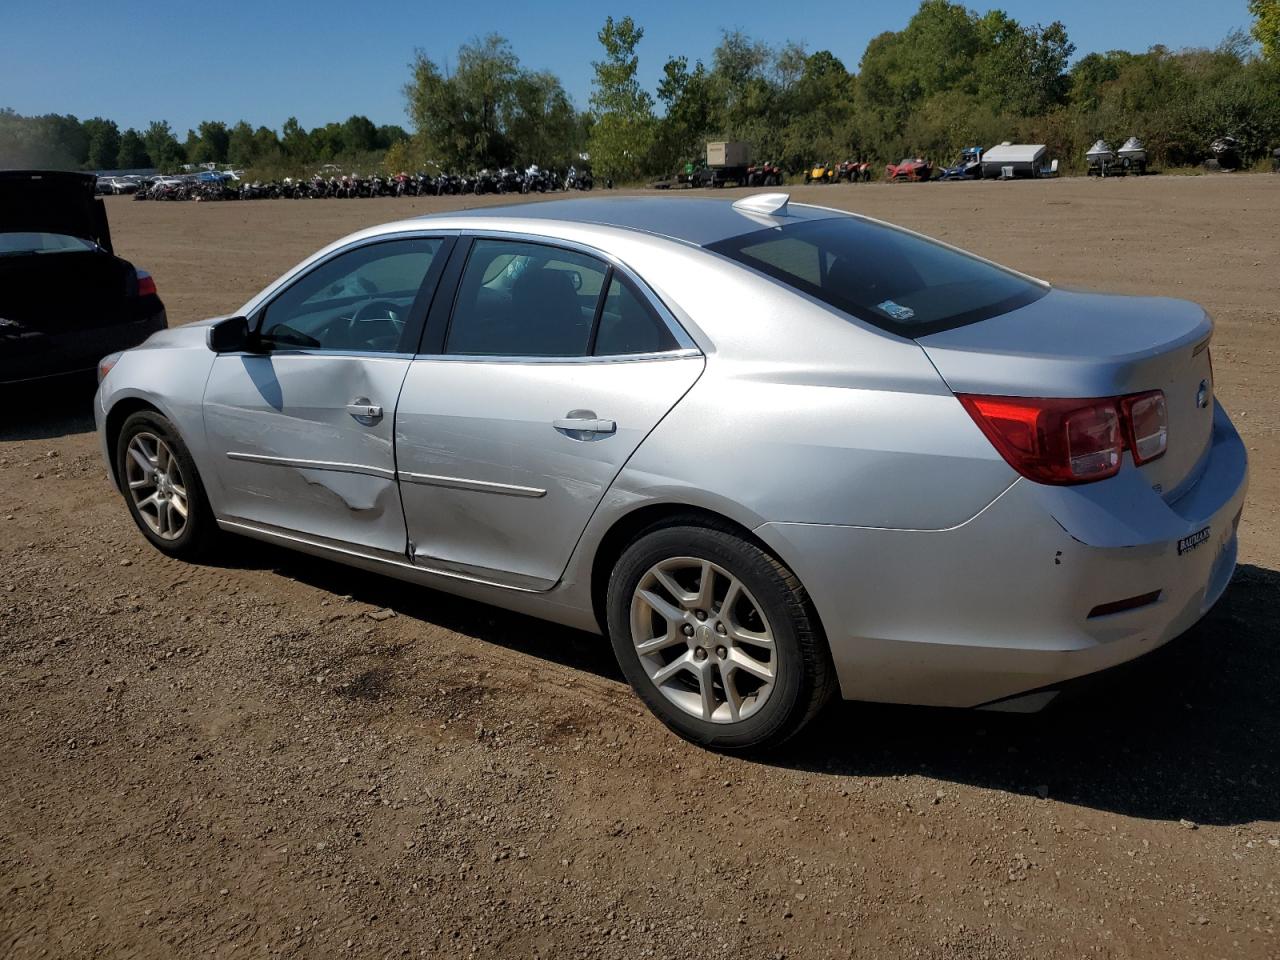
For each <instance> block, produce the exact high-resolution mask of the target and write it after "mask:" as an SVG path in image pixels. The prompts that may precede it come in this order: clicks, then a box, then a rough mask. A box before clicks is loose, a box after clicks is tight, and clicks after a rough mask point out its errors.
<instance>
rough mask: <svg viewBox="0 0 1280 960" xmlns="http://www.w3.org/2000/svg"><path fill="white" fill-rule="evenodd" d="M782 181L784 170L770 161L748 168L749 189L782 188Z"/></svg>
mask: <svg viewBox="0 0 1280 960" xmlns="http://www.w3.org/2000/svg"><path fill="white" fill-rule="evenodd" d="M782 181H783V173H782V168H781V167H780V166H778V165H777V164H776V163H773V162H771V161H769V160H766V161H765V162H764V163H757V164H753V165H752V166H750V167H747V186H749V187H780V186H782Z"/></svg>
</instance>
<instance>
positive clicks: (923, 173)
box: [884, 157, 933, 182]
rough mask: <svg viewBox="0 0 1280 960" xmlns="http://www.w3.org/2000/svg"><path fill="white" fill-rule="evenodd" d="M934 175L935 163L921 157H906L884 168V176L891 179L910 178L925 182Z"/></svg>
mask: <svg viewBox="0 0 1280 960" xmlns="http://www.w3.org/2000/svg"><path fill="white" fill-rule="evenodd" d="M932 177H933V164H932V163H930V162H929V161H928V160H924V159H921V158H920V157H905V158H904V159H902V160H900V161H898V162H897V163H891V164H889V165H888V166H886V167H885V168H884V178H885V179H886V180H889V181H894V180H909V181H912V182H916V181H919V182H924V181H926V180H930V179H932Z"/></svg>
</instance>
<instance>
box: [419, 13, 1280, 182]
mask: <svg viewBox="0 0 1280 960" xmlns="http://www.w3.org/2000/svg"><path fill="white" fill-rule="evenodd" d="M1250 11H1251V13H1252V14H1253V16H1254V18H1255V21H1254V25H1253V38H1252V39H1251V38H1250V37H1249V36H1248V35H1246V34H1243V33H1238V32H1237V33H1233V34H1231V35H1229V36H1228V37H1227V38H1225V39H1224V40H1223V41H1222V43H1220V44H1219V45H1218V46H1217V47H1214V48H1212V49H1184V50H1171V49H1169V48H1167V47H1164V46H1159V45H1157V46H1153V47H1151V48H1150V49H1149V50H1147V51H1146V52H1145V53H1129V52H1127V51H1121V50H1113V51H1107V52H1101V53H1090V54H1088V55H1087V56H1083V57H1080V58H1079V59H1075V60H1074V61H1073V56H1074V55H1075V53H1076V47H1075V45H1074V44H1073V43H1072V42H1071V40H1070V38H1069V36H1068V33H1067V28H1066V26H1064V25H1063V24H1062V23H1061V22H1059V21H1054V22H1053V23H1050V24H1048V25H1041V24H1031V25H1028V24H1023V23H1020V22H1019V21H1017V20H1015V19H1014V18H1013V17H1010V16H1009V15H1008V14H1006V13H1004V12H1003V11H1000V10H991V11H989V12H987V13H978V12H976V11H974V10H971V9H969V8H968V7H966V6H964V5H963V4H961V3H954V2H950V0H923V2H922V3H921V4H920V6H919V8H918V9H917V10H916V12H915V14H914V15H913V16H912V17H911V19H910V21H909V22H908V23H907V24H906V26H905V27H904V28H903V29H902V30H898V31H889V32H886V33H882V34H880V35H879V36H877V37H875V38H873V39H872V40H871V42H870V43H869V44H868V45H867V48H866V50H865V51H864V52H863V54H862V56H861V58H860V60H859V61H858V64H857V69H856V70H851V69H849V68H848V67H847V66H846V64H845V63H844V62H843V61H842V60H841V59H840V58H839V57H838V56H837V55H836V54H835V53H833V52H831V51H829V50H817V51H813V52H810V51H809V50H807V49H806V48H805V47H804V46H803V45H801V44H795V43H787V44H782V45H780V46H772V45H770V44H768V43H765V42H763V41H760V40H757V39H754V38H752V37H750V36H749V35H747V34H745V33H743V32H741V31H728V32H725V33H724V34H723V36H722V38H721V41H720V43H719V44H718V45H717V46H716V48H715V49H714V50H713V51H712V52H711V55H710V57H709V58H708V59H707V60H706V61H702V60H694V61H690V60H689V58H688V57H685V56H673V57H669V58H668V59H667V60H666V61H665V62H664V63H663V66H662V72H661V77H660V79H659V81H658V84H657V88H656V90H654V91H652V92H651V91H649V90H647V89H645V88H644V86H643V85H642V84H641V83H640V82H639V79H638V75H639V64H640V55H641V49H640V48H641V45H642V41H643V39H644V28H643V27H642V26H641V25H640V24H639V23H637V22H636V21H635V20H633V19H632V18H631V17H623V18H622V19H620V20H615V19H614V18H613V17H609V18H608V19H606V21H605V23H604V26H603V27H602V29H601V30H600V32H599V34H598V40H599V43H600V52H599V57H598V59H596V60H595V61H593V63H592V66H593V69H594V78H593V82H592V88H591V97H590V102H589V104H588V106H587V109H586V110H584V111H582V112H581V113H576V112H575V110H574V108H573V106H572V104H571V102H570V100H569V98H568V97H567V96H566V94H565V92H564V90H563V88H562V87H561V86H560V83H559V81H558V80H557V79H556V77H555V76H554V75H552V74H548V73H533V72H529V71H526V70H524V69H523V68H522V67H521V66H520V63H519V60H518V58H517V57H516V55H515V54H514V52H513V51H512V49H511V46H510V44H509V43H508V42H507V41H506V40H505V39H504V38H502V37H500V36H497V35H492V36H489V37H486V38H484V39H483V40H479V41H475V42H473V43H469V44H465V45H463V46H462V47H461V48H460V50H459V51H458V56H457V60H456V67H455V69H454V70H453V72H452V73H451V74H448V75H446V73H445V72H444V71H443V70H442V69H441V67H440V66H439V65H437V64H436V63H434V62H432V61H431V60H429V59H428V58H427V57H426V56H425V55H423V54H421V53H419V54H418V55H417V57H416V58H415V61H414V63H413V64H412V76H411V79H410V82H409V83H408V84H406V86H405V97H406V101H407V109H408V113H409V116H410V117H411V118H412V121H413V124H412V125H413V128H414V131H415V133H414V135H413V137H411V138H410V139H409V140H407V141H405V142H403V143H402V144H401V145H399V147H398V149H397V151H396V152H397V154H398V156H397V160H400V161H404V162H418V163H426V162H431V161H434V162H436V163H439V164H441V165H444V166H448V167H451V168H457V169H477V168H481V167H498V166H503V165H506V164H527V163H539V164H542V165H544V166H545V165H552V166H562V165H566V164H568V163H570V162H572V160H573V158H574V157H575V156H576V155H577V154H578V153H579V152H587V153H589V154H590V156H591V159H592V162H593V164H594V165H595V167H596V171H597V172H598V173H600V174H602V175H604V176H608V177H611V178H613V179H615V180H618V181H621V182H628V181H637V180H641V179H644V178H647V177H653V176H662V175H665V174H670V173H672V172H673V171H674V170H676V169H677V168H678V167H679V166H680V165H682V164H684V163H686V162H690V161H692V162H697V161H698V160H699V159H700V158H701V157H702V156H703V150H704V145H705V143H706V141H708V140H721V139H723V140H745V141H747V142H749V143H751V144H752V147H753V150H754V153H755V156H756V158H757V159H760V160H772V161H773V162H775V163H777V164H779V165H780V166H782V167H783V168H784V169H785V170H788V171H791V172H797V171H799V170H801V169H803V168H804V166H805V165H807V164H810V163H813V162H814V161H818V160H826V161H831V160H844V159H872V160H879V161H888V160H897V159H898V158H900V157H904V156H918V155H923V156H927V157H929V158H931V159H933V160H935V161H937V160H949V159H952V158H954V157H955V156H956V155H957V154H958V153H959V151H960V150H961V149H962V148H963V147H966V146H969V145H977V146H983V147H986V146H991V145H992V144H995V143H999V142H1001V141H1003V140H1013V141H1022V142H1033V143H1045V144H1047V145H1048V147H1049V150H1050V153H1051V155H1052V156H1055V157H1058V158H1060V159H1061V161H1062V163H1063V165H1064V166H1065V167H1066V168H1067V169H1071V168H1079V167H1081V166H1082V165H1083V162H1084V154H1085V151H1086V150H1087V149H1088V148H1089V146H1090V145H1091V144H1092V143H1093V142H1094V141H1095V140H1097V139H1099V138H1101V139H1107V140H1110V141H1113V143H1114V144H1115V145H1118V142H1122V141H1124V140H1125V139H1127V138H1128V137H1129V136H1134V135H1136V136H1138V137H1140V138H1142V139H1143V140H1144V142H1145V143H1146V146H1147V148H1148V153H1149V155H1150V156H1151V158H1152V160H1153V161H1154V162H1155V163H1157V164H1161V165H1172V166H1177V165H1185V164H1194V163H1198V162H1199V161H1200V160H1202V159H1204V158H1205V157H1206V156H1207V153H1208V146H1209V143H1210V142H1211V141H1212V140H1214V139H1215V138H1217V137H1220V136H1223V135H1229V136H1233V137H1235V138H1236V139H1237V140H1238V141H1239V142H1240V148H1241V153H1242V155H1243V157H1244V159H1245V160H1246V162H1253V161H1256V160H1259V159H1261V158H1262V157H1264V156H1265V155H1266V154H1267V153H1268V152H1269V151H1270V150H1271V149H1272V148H1273V147H1275V146H1277V145H1280V0H1251V2H1250ZM1255 41H1256V42H1255Z"/></svg>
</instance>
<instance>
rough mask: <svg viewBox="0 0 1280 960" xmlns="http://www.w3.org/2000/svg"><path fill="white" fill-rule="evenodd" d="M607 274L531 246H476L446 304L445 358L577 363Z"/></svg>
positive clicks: (583, 259) (585, 259) (587, 262)
mask: <svg viewBox="0 0 1280 960" xmlns="http://www.w3.org/2000/svg"><path fill="white" fill-rule="evenodd" d="M608 270H609V268H608V266H607V265H606V264H604V263H602V262H601V261H599V260H597V259H596V258H595V257H589V256H586V255H585V254H581V253H576V252H574V251H571V250H562V249H560V248H558V247H550V246H545V245H543V244H538V243H521V242H517V241H512V240H486V239H479V240H476V241H475V242H474V243H473V244H472V247H471V254H470V256H469V257H468V258H467V267H466V270H464V271H463V274H462V281H461V282H460V284H459V285H458V296H457V300H456V301H455V303H454V308H453V317H452V319H451V321H450V323H449V334H448V337H447V338H446V341H445V352H446V353H453V354H465V355H469V356H488V357H584V356H586V355H587V352H588V349H589V348H590V345H591V330H592V326H593V324H594V322H595V317H596V307H597V305H598V303H599V301H600V293H601V290H602V289H603V288H604V284H605V278H606V275H607V274H608Z"/></svg>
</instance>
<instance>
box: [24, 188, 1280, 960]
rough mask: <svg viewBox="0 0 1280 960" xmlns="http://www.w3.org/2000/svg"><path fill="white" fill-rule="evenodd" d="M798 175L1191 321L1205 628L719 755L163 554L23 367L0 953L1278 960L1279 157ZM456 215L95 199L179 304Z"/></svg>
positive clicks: (310, 564) (68, 410)
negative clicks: (1053, 679)
mask: <svg viewBox="0 0 1280 960" xmlns="http://www.w3.org/2000/svg"><path fill="white" fill-rule="evenodd" d="M792 192H793V196H794V197H795V198H797V199H804V200H813V201H814V202H818V203H825V204H832V205H836V206H841V207H848V208H850V209H857V210H859V211H863V212H867V213H871V214H873V215H877V216H882V217H885V218H888V219H892V220H895V221H897V222H900V223H903V224H905V225H908V226H911V227H914V228H917V229H920V230H923V231H926V232H929V233H932V234H935V235H937V236H940V237H943V238H945V239H947V240H949V241H951V242H954V243H958V244H961V245H964V246H966V247H969V248H972V249H974V250H976V251H978V252H980V253H982V254H985V255H988V256H991V257H994V258H996V259H999V260H1002V261H1005V262H1007V263H1009V264H1011V265H1013V266H1016V267H1018V268H1021V269H1023V270H1026V271H1028V272H1031V273H1034V274H1037V275H1040V276H1043V277H1046V278H1048V279H1050V280H1052V281H1054V282H1056V283H1058V284H1062V285H1076V286H1088V287H1093V288H1104V289H1110V290H1117V291H1122V292H1129V293H1152V294H1169V295H1173V296H1179V297H1187V298H1190V299H1193V300H1197V301H1199V302H1201V303H1203V304H1205V305H1206V306H1207V307H1208V308H1209V309H1210V310H1211V311H1212V312H1213V314H1214V315H1215V317H1216V319H1217V322H1218V329H1217V335H1216V339H1215V341H1214V347H1213V351H1214V362H1215V367H1216V373H1217V391H1218V395H1219V397H1220V398H1221V399H1222V401H1223V402H1224V403H1225V405H1226V406H1227V408H1228V409H1229V410H1230V411H1231V413H1232V414H1233V415H1234V417H1235V418H1236V423H1237V424H1238V425H1239V427H1240V429H1241V432H1242V433H1243V435H1244V437H1245V439H1246V442H1247V444H1248V446H1249V449H1250V452H1251V456H1252V487H1251V492H1250V496H1249V503H1248V505H1247V507H1246V510H1245V515H1244V522H1243V524H1242V527H1241V537H1242V554H1241V567H1240V569H1239V572H1238V574H1237V576H1236V579H1235V581H1234V582H1233V584H1232V586H1231V589H1230V590H1229V592H1228V594H1227V596H1226V598H1225V599H1224V601H1223V602H1222V603H1221V604H1220V605H1219V606H1218V607H1217V608H1216V609H1215V611H1214V612H1213V613H1212V614H1211V615H1210V616H1209V617H1208V618H1207V619H1206V621H1205V622H1204V623H1202V624H1201V625H1200V626H1199V627H1198V628H1197V629H1195V630H1194V631H1192V633H1191V634H1189V635H1187V636H1186V637H1185V638H1183V639H1181V640H1180V641H1178V642H1176V643H1174V644H1172V645H1170V646H1169V647H1166V648H1165V649H1164V650H1162V651H1160V652H1159V653H1157V654H1154V655H1152V656H1150V657H1148V658H1146V659H1145V660H1143V661H1140V662H1139V663H1137V664H1135V665H1134V666H1133V667H1132V668H1131V669H1127V670H1125V671H1122V672H1121V674H1120V675H1119V676H1115V677H1108V678H1107V682H1105V683H1103V684H1100V685H1098V686H1097V687H1096V688H1094V689H1090V690H1087V691H1083V692H1081V693H1080V694H1077V696H1076V697H1075V698H1074V699H1072V700H1070V701H1068V702H1063V703H1061V704H1059V705H1058V706H1057V708H1056V709H1053V710H1051V711H1049V712H1047V713H1045V714H1042V715H1039V716H1034V717H1009V716H1002V715H996V714H987V713H978V712H948V711H939V710H923V709H910V708H899V707H884V706H870V705H858V704H837V705H835V706H833V707H832V708H831V709H830V710H829V711H828V712H827V713H826V714H825V715H824V716H822V717H821V718H819V720H818V721H817V723H816V724H815V725H814V726H813V727H811V728H810V729H809V730H808V731H807V733H806V734H805V735H804V737H803V739H801V740H800V741H799V742H796V743H795V744H793V745H791V746H790V747H789V748H787V749H786V750H785V751H784V752H782V753H780V754H778V755H775V756H773V757H771V758H768V759H767V760H751V761H749V760H742V759H730V758H725V757H721V756H716V755H713V754H709V753H706V752H703V751H700V750H697V749H694V748H692V747H690V746H687V745H685V744H684V743H682V742H681V741H678V740H676V739H675V738H673V737H672V736H671V735H670V734H668V733H667V732H666V731H665V730H664V729H663V728H662V727H661V726H660V725H659V724H658V723H657V721H655V720H654V719H652V718H651V717H650V716H649V715H648V714H647V713H646V712H645V710H644V709H643V708H642V707H641V706H640V704H639V702H638V701H637V700H636V699H635V698H633V697H632V696H631V694H630V693H629V691H628V689H627V688H626V686H625V685H624V684H623V682H622V680H621V678H620V674H619V672H618V670H617V668H616V667H615V665H614V664H613V662H612V659H611V655H610V652H609V650H608V647H607V645H606V644H605V643H604V642H603V641H601V640H600V639H599V638H595V637H591V636H587V635H583V634H578V633H574V632H572V631H567V630H564V629H561V628H557V627H552V626H548V625H545V624H542V623H539V622H536V621H533V620H529V619H525V618H522V617H518V616H514V615H510V614H505V613H502V612H499V611H496V610H493V609H490V608H487V607H483V606H480V605H477V604H473V603H468V602H463V601H459V600H454V599H451V598H449V597H446V596H443V595H439V594H435V593H431V592H429V591H425V590H422V589H418V588H414V587H410V586H407V585H404V584H401V583H398V582H395V581H391V580H383V579H379V578H377V577H374V576H370V575H365V574H362V573H357V572H354V571H351V570H347V569H345V568H342V567H339V566H336V565H333V564H330V563H326V562H322V561H317V560H312V559H307V558H304V557H300V556H295V555H291V554H288V553H285V552H283V551H278V550H275V549H268V548H266V547H263V546H260V545H253V544H249V543H246V544H245V545H244V549H243V551H242V553H241V554H240V555H239V556H237V557H236V559H235V561H234V562H233V563H231V564H229V565H225V566H216V567H199V566H188V565H184V564H182V563H178V562H175V561H172V560H168V559H166V558H165V557H163V556H161V555H160V554H159V553H157V552H156V551H154V550H152V549H150V548H149V547H148V546H147V545H146V544H145V542H144V541H143V539H142V537H141V535H140V534H139V533H138V532H137V530H136V529H135V528H134V527H133V525H132V523H131V522H130V521H129V519H128V516H127V514H126V511H125V508H124V505H123V503H122V502H121V500H120V499H119V497H118V496H117V495H116V494H114V493H113V491H112V490H111V489H110V487H109V485H108V483H107V480H106V479H105V476H104V472H103V466H102V464H101V463H100V461H99V459H98V452H97V444H96V440H95V437H94V435H93V433H92V423H91V420H90V417H89V414H88V410H89V393H88V392H87V391H81V392H79V393H76V394H75V395H73V396H68V395H67V394H68V391H65V390H64V391H59V392H58V393H56V394H45V393H39V392H35V391H24V392H23V393H22V394H21V395H20V396H17V397H11V398H9V400H8V402H7V403H6V404H5V405H4V410H3V416H4V418H5V419H4V421H3V422H2V423H0V747H2V750H0V784H2V785H0V956H4V957H22V958H26V957H45V956H47V957H111V958H115V957H165V958H170V957H196V956H201V957H291V958H314V957H328V956H347V955H351V956H366V957H393V956H430V957H462V956H477V957H535V956H545V957H573V958H578V957H617V958H628V960H630V958H635V957H657V958H675V957H729V956H734V957H752V958H765V957H783V956H785V957H793V958H799V957H832V956H858V957H876V958H879V957H894V956H901V957H918V958H969V957H991V958H1006V957H1027V956H1035V957H1064V958H1080V957H1086V956H1089V957H1094V956H1096V957H1160V958H1173V957H1188V958H1197V960H1200V958H1217V957H1223V958H1226V957H1231V958H1235V957H1258V958H1262V957H1272V958H1274V957H1277V956H1280V936H1278V929H1277V928H1278V927H1280V761H1278V758H1277V749H1278V747H1277V744H1280V650H1278V649H1277V641H1280V626H1277V622H1278V621H1277V614H1278V613H1280V527H1278V526H1277V519H1276V517H1277V511H1276V508H1277V505H1278V504H1280V474H1278V473H1277V470H1276V468H1275V463H1276V457H1277V452H1278V447H1280V438H1278V437H1277V424H1278V423H1280V403H1278V402H1277V399H1276V388H1277V384H1280V353H1278V345H1280V309H1278V308H1277V300H1276V294H1277V279H1278V278H1280V232H1278V231H1277V229H1276V218H1277V213H1278V212H1280V177H1269V176H1261V175H1260V176H1235V177H1231V176H1221V177H1216V178H1208V177H1153V178H1147V179H1143V180H1135V179H1130V180H1124V181H1106V182H1094V181H1085V180H1079V179H1076V180H1066V179H1064V180H1059V181H1053V182H1034V183H1033V182H1027V183H977V184H937V185H899V186H892V185H856V186H829V187H812V188H797V189H795V190H793V191H792ZM733 193H734V191H727V192H726V195H731V194H733ZM465 202H474V199H473V198H468V200H467V201H465ZM460 203H461V202H460V201H457V200H453V199H447V200H436V199H417V200H400V201H397V200H379V201H372V200H362V201H306V202H303V201H298V202H291V201H255V202H250V203H227V204H195V203H185V204H162V203H133V202H131V201H129V200H127V199H124V198H119V199H116V198H112V199H111V200H109V201H108V206H109V208H110V217H111V222H112V232H113V234H114V237H115V240H116V245H117V249H118V251H119V252H120V253H121V254H122V255H123V256H126V257H128V258H130V259H132V260H133V261H134V262H136V263H137V264H138V265H140V266H144V267H146V268H147V269H149V270H151V271H152V272H153V274H154V275H155V277H156V280H157V283H158V284H159V289H160V293H161V295H162V296H163V298H164V299H165V300H166V302H167V304H168V307H169V317H170V322H171V323H174V324H178V323H185V322H188V321H191V320H194V319H197V318H199V317H203V316H208V315H213V314H220V313H225V312H228V311H231V310H234V309H235V308H236V307H237V306H239V305H240V304H241V303H242V302H243V301H244V300H246V299H247V298H248V296H249V295H250V294H251V293H253V292H254V291H255V290H257V289H258V288H259V287H261V286H262V285H264V284H265V283H266V282H268V281H269V280H270V279H272V278H273V277H275V276H276V275H278V274H279V273H280V272H282V271H283V270H285V269H286V268H287V267H289V266H290V265H292V264H293V263H294V262H296V261H297V260H299V259H300V258H302V257H303V256H304V255H306V254H308V253H310V252H312V251H313V250H315V249H317V248H318V247H320V246H321V245H323V244H325V243H327V242H329V241H330V240H333V239H335V238H337V237H338V236H340V235H342V234H344V233H347V232H349V231H351V230H354V229H356V228H358V227H361V226H364V225H367V224H372V223H376V222H380V221H384V220H390V219H394V218H397V217H399V216H402V215H410V214H415V213H427V212H430V211H432V210H438V209H441V208H444V207H450V206H455V205H460ZM90 389H91V387H90ZM384 611H390V615H388V614H387V613H385V612H384Z"/></svg>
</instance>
